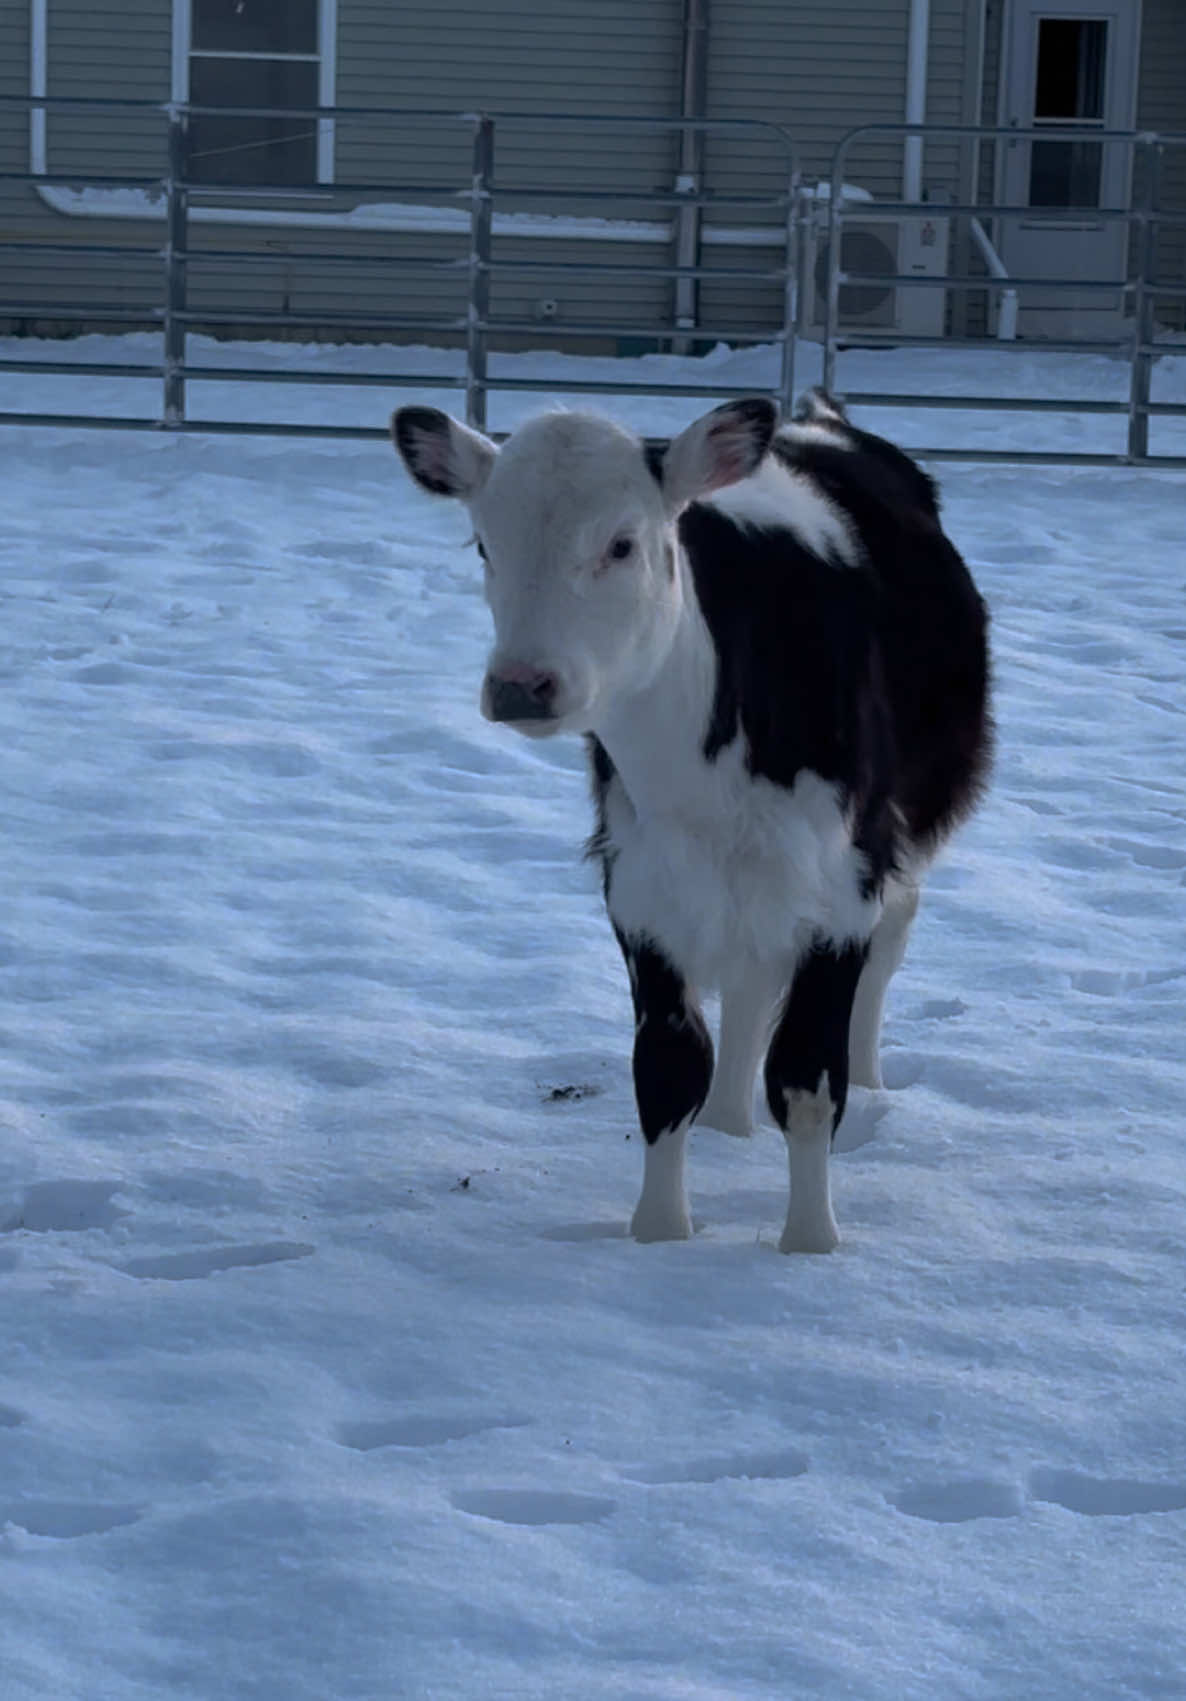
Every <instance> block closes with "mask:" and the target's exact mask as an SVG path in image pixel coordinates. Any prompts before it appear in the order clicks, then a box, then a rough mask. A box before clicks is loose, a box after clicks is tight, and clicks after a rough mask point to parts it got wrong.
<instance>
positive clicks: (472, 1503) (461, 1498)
mask: <svg viewBox="0 0 1186 1701" xmlns="http://www.w3.org/2000/svg"><path fill="white" fill-rule="evenodd" d="M452 1504H453V1506H454V1508H455V1509H456V1510H457V1511H458V1512H465V1513H467V1514H468V1515H469V1516H470V1517H471V1518H488V1519H492V1520H493V1521H494V1522H495V1523H497V1524H530V1525H540V1524H599V1523H601V1522H602V1520H603V1519H605V1518H608V1517H609V1516H610V1514H611V1513H612V1512H613V1511H614V1510H615V1507H616V1504H617V1503H616V1501H613V1500H611V1499H609V1498H608V1496H606V1495H603V1494H566V1493H560V1492H558V1491H555V1490H550V1489H530V1488H476V1489H470V1490H466V1491H464V1492H462V1493H460V1494H454V1495H453V1496H452Z"/></svg>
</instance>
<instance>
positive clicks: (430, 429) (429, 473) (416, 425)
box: [391, 407, 498, 502]
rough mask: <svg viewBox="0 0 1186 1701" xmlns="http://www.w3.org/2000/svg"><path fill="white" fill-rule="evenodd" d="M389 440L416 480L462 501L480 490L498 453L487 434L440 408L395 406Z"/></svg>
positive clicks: (443, 494)
mask: <svg viewBox="0 0 1186 1701" xmlns="http://www.w3.org/2000/svg"><path fill="white" fill-rule="evenodd" d="M391 440H392V442H393V443H394V444H395V448H396V453H397V454H398V455H399V457H400V459H401V460H402V461H403V463H404V465H405V466H406V467H407V469H408V471H409V472H410V473H411V475H412V477H413V478H414V479H415V480H416V483H417V484H419V485H421V486H423V488H424V489H425V490H430V491H431V492H432V494H433V495H434V496H457V497H460V499H461V501H463V502H468V501H469V500H470V498H471V497H473V496H476V495H477V493H478V491H479V490H481V488H482V486H483V485H484V484H485V482H486V480H487V478H488V477H489V476H490V468H491V467H492V466H493V465H494V457H495V455H497V453H498V449H497V447H496V445H495V444H493V443H492V442H491V441H490V439H489V438H488V437H483V436H482V434H481V432H480V431H471V430H470V428H469V426H468V425H459V424H458V422H457V421H456V420H455V419H450V418H449V415H448V414H447V413H442V412H441V411H440V409H439V408H416V407H410V408H397V409H396V411H395V412H394V413H393V414H392V416H391Z"/></svg>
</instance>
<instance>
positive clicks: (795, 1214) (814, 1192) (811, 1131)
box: [778, 1076, 840, 1252]
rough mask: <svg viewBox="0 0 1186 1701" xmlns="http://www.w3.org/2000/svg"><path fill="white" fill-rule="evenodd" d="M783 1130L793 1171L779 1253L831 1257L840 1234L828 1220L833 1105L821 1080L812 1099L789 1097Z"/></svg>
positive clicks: (801, 1093)
mask: <svg viewBox="0 0 1186 1701" xmlns="http://www.w3.org/2000/svg"><path fill="white" fill-rule="evenodd" d="M786 1102H787V1121H786V1128H785V1130H784V1133H785V1136H786V1142H787V1155H788V1157H789V1159H790V1169H791V1197H790V1202H789V1204H788V1205H787V1221H786V1227H785V1228H784V1229H783V1231H782V1239H781V1240H780V1241H779V1243H778V1250H779V1251H780V1252H831V1251H832V1249H833V1247H834V1246H836V1245H837V1244H838V1243H839V1240H840V1232H839V1230H838V1229H837V1227H836V1218H835V1217H834V1216H833V1215H832V1191H831V1184H830V1182H829V1178H828V1154H829V1151H830V1149H831V1145H832V1119H833V1115H834V1113H835V1109H836V1107H835V1105H834V1104H833V1103H832V1095H831V1093H830V1092H829V1090H828V1082H827V1077H826V1076H825V1077H824V1078H823V1079H822V1080H821V1081H820V1084H819V1086H818V1088H817V1089H816V1091H815V1092H814V1093H809V1092H807V1091H806V1090H805V1089H804V1088H797V1089H793V1090H791V1091H788V1093H787V1095H786Z"/></svg>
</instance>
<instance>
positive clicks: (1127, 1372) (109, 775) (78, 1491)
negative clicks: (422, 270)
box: [0, 350, 1186, 1701]
mask: <svg viewBox="0 0 1186 1701" xmlns="http://www.w3.org/2000/svg"><path fill="white" fill-rule="evenodd" d="M53 352H54V351H52V350H51V351H50V355H51V357H52V354H53ZM277 358H280V357H279V356H278V357H277ZM335 358H342V356H340V355H336V356H335ZM759 358H760V357H759V356H757V355H749V356H733V357H723V356H722V357H717V358H716V359H715V360H714V361H712V362H710V363H709V368H708V369H706V368H704V367H695V368H693V367H689V368H688V370H687V373H686V381H687V382H688V383H689V384H690V385H692V386H693V387H694V385H695V382H696V380H697V375H698V374H700V373H705V375H706V376H707V377H708V378H709V379H710V380H711V381H712V382H736V383H737V384H738V387H739V388H740V387H744V385H745V383H746V382H747V381H748V382H750V383H752V382H754V373H753V371H751V370H749V365H750V364H751V363H753V362H754V361H756V360H758V359H759ZM950 358H951V359H954V358H955V357H950ZM1039 364H1040V363H1039ZM573 370H574V368H573V367H572V366H571V365H569V366H567V367H565V368H564V369H563V370H559V369H558V370H557V374H556V389H557V391H558V392H560V391H562V389H563V377H564V376H565V374H566V373H569V372H572V371H573ZM636 370H637V369H636ZM1101 370H1102V369H1101ZM1115 370H1119V369H1115ZM1009 372H1014V373H1015V372H1016V369H1015V368H1006V369H1005V375H1004V376H1002V374H1001V372H996V373H992V374H986V380H987V378H989V377H991V378H992V379H993V380H994V381H995V383H996V384H1001V383H1006V382H1010V381H1011V380H1010V379H1009V377H1008V373H1009ZM813 375H814V374H813V373H812V372H811V370H810V367H809V365H808V364H807V363H804V373H803V378H804V382H807V381H809V380H810V379H811V377H812V376H813ZM928 375H929V376H930V378H931V379H932V380H933V381H934V382H935V383H936V384H937V385H942V384H944V383H953V384H954V383H955V382H956V381H957V379H958V378H959V377H960V376H961V373H960V372H957V371H956V370H955V369H954V368H953V367H952V366H950V365H944V364H943V363H942V357H940V361H939V362H938V363H937V364H935V365H933V366H932V367H931V368H929V369H928ZM964 375H966V374H964ZM1082 375H1083V374H1082V369H1077V370H1072V369H1071V365H1070V363H1065V362H1059V361H1052V360H1047V362H1046V365H1045V366H1044V367H1042V368H1041V370H1038V369H1035V376H1036V380H1038V381H1040V382H1042V383H1043V384H1047V385H1052V386H1056V385H1058V384H1065V385H1066V386H1067V388H1066V389H1065V390H1062V391H1059V390H1056V389H1052V390H1050V391H1048V393H1060V394H1062V393H1075V391H1076V389H1077V387H1078V386H1079V384H1080V382H1081V380H1082ZM1113 375H1114V374H1113ZM1101 381H1102V380H1101ZM3 382H4V402H5V405H7V406H15V405H25V406H32V405H39V404H38V403H36V402H34V401H32V400H31V399H30V398H31V397H32V396H33V395H34V391H35V387H36V385H37V384H38V383H39V382H40V383H43V384H44V383H48V382H49V380H35V379H30V380H25V379H16V378H7V379H5V380H4V381H3ZM93 382H94V383H95V384H96V385H107V386H108V387H109V388H110V387H111V381H107V380H100V379H96V380H94V381H93ZM1159 383H1160V384H1162V385H1163V386H1164V390H1163V394H1166V395H1168V394H1178V395H1182V394H1184V393H1186V362H1183V361H1182V360H1180V359H1179V360H1175V361H1166V362H1165V363H1163V367H1162V368H1161V369H1160V372H1159ZM80 387H81V386H80ZM883 387H884V388H885V389H887V390H890V389H894V388H897V387H899V382H898V380H897V378H895V377H893V376H890V377H889V378H888V379H887V381H886V382H885V383H884V386H883ZM401 394H402V395H404V396H406V395H407V392H401ZM232 399H233V398H232ZM395 399H398V398H397V397H396V396H395V395H393V396H392V397H390V398H388V397H386V396H385V395H383V393H382V392H369V393H367V392H359V393H358V394H357V395H354V396H352V397H351V398H350V407H351V409H353V410H360V409H364V408H365V409H369V410H371V411H372V412H373V415H374V417H375V418H377V419H380V420H381V419H382V417H383V416H384V414H385V411H386V408H387V406H388V405H389V403H390V401H391V400H395ZM263 404H267V405H269V406H271V405H275V406H277V407H280V406H281V405H283V406H284V407H286V408H289V409H291V408H292V407H293V405H294V404H293V399H292V392H291V391H288V392H285V393H284V395H283V396H275V397H272V399H271V400H269V397H268V394H267V393H263V394H262V395H261V394H259V393H253V396H252V398H251V400H250V402H249V403H248V402H242V403H241V405H242V406H243V407H244V408H246V407H248V406H250V407H253V408H254V407H257V406H259V405H263ZM318 405H319V406H320V405H321V403H320V401H319V403H318ZM535 405H538V403H533V402H531V401H530V400H529V399H525V398H516V400H515V403H514V407H515V409H516V410H517V411H518V412H524V411H528V410H529V409H530V408H531V407H532V406H535ZM625 407H626V404H624V403H623V404H620V405H619V411H622V410H623V409H624V408H625ZM122 411H129V410H128V408H127V407H126V405H125V407H124V409H123V410H122ZM132 411H134V410H132ZM690 411H692V412H694V411H696V410H695V409H694V408H690V407H689V404H688V403H687V402H686V401H680V402H664V401H656V402H652V403H640V402H635V403H633V404H631V412H632V414H633V417H634V418H635V419H636V421H637V422H638V423H639V424H640V425H642V426H644V427H646V428H647V429H648V430H655V431H662V430H665V429H667V428H668V427H669V426H670V425H672V424H674V423H676V422H677V420H678V418H680V417H687V416H688V414H689V412H690ZM507 417H509V405H508V409H507V410H506V412H505V413H504V420H503V421H500V422H505V419H506V418H507ZM938 417H940V418H942V416H938ZM877 423H878V424H879V425H881V426H883V427H884V426H885V425H887V424H889V425H891V426H892V427H893V428H894V429H895V430H896V432H897V434H898V435H899V436H900V437H902V438H903V439H905V440H907V441H915V442H917V441H919V440H921V439H920V427H919V424H918V421H917V420H915V419H912V418H905V417H902V416H898V417H896V418H890V419H880V418H879V419H878V421H877ZM1072 423H1073V424H1074V423H1075V422H1072ZM1080 423H1081V424H1082V429H1083V432H1084V433H1087V434H1091V433H1094V432H1096V431H1097V430H1098V429H1099V428H1100V422H1098V421H1084V422H1080ZM1104 423H1105V425H1106V428H1107V429H1108V430H1109V431H1111V432H1115V431H1116V430H1118V429H1119V427H1116V426H1113V425H1112V424H1111V423H1110V422H1104ZM1041 429H1042V430H1043V431H1047V430H1049V429H1051V428H1050V427H1049V425H1048V424H1047V423H1046V422H1042V423H1041ZM924 430H925V428H924ZM1030 430H1031V425H1030V424H1027V423H1026V422H1024V421H1021V422H1016V421H1013V422H1003V423H1000V424H998V425H996V426H995V427H994V431H995V432H996V436H997V441H998V442H1000V441H1003V440H1004V439H1003V437H1002V433H1012V435H1011V436H1010V438H1009V440H1010V441H1016V440H1017V434H1018V433H1028V432H1029V431H1030ZM943 483H944V488H945V491H946V509H947V514H948V519H949V525H950V529H951V531H952V533H953V535H954V536H955V537H956V539H957V540H958V541H959V542H960V543H961V545H962V546H963V548H964V549H965V552H966V553H967V555H968V557H969V559H970V560H971V562H972V563H973V566H974V568H975V571H976V573H977V576H978V578H979V580H980V583H981V585H982V587H983V589H984V590H985V592H986V594H987V595H988V597H989V598H990V600H991V603H992V605H993V610H994V619H995V641H996V647H997V658H998V690H999V705H998V706H999V718H1000V725H1001V737H1000V760H999V767H998V774H997V780H996V784H995V787H994V790H993V792H992V794H991V797H990V798H989V800H988V802H987V804H986V805H985V807H984V809H983V811H982V813H981V814H980V815H979V817H978V818H977V819H976V820H975V822H974V823H973V824H972V825H971V826H970V827H968V828H967V829H966V830H965V831H964V832H963V834H962V835H961V836H960V838H959V839H958V840H957V842H956V844H955V845H954V847H953V848H952V850H951V852H950V853H949V854H948V856H947V858H946V860H945V861H944V863H943V864H942V866H941V867H940V868H939V870H938V871H937V872H936V874H935V877H934V879H933V880H932V882H931V886H930V890H929V898H928V900H927V901H926V903H925V907H924V911H923V915H922V917H921V920H920V924H919V927H918V929H917V931H916V934H915V938H914V941H913V946H912V951H911V955H910V957H909V959H908V961H907V964H906V966H905V968H904V969H903V971H902V973H901V975H900V977H899V979H898V982H897V983H896V987H895V993H894V997H893V1004H892V1009H891V1013H890V1018H889V1022H888V1025H887V1035H886V1038H887V1047H888V1049H887V1059H886V1074H887V1077H888V1081H889V1084H890V1087H889V1090H888V1091H886V1092H885V1093H882V1094H872V1093H864V1094H857V1095H856V1096H855V1099H854V1103H853V1105H852V1108H851V1111H850V1114H849V1116H848V1117H847V1119H846V1122H845V1125H844V1127H843V1129H842V1131H841V1138H840V1145H841V1147H842V1148H843V1152H842V1155H841V1156H840V1157H839V1158H838V1161H837V1164H836V1176H835V1197H836V1204H837V1214H838V1216H839V1219H840V1223H841V1228H842V1232H843V1234H844V1241H843V1245H842V1247H841V1248H840V1250H839V1251H838V1252H837V1253H836V1254H835V1255H834V1256H832V1257H831V1258H826V1259H806V1258H803V1259H793V1258H792V1259H786V1258H782V1257H780V1256H779V1255H778V1254H777V1252H776V1251H775V1241H776V1239H777V1235H778V1231H779V1228H780V1226H781V1220H782V1210H783V1203H784V1177H785V1159H784V1156H783V1152H782V1142H781V1140H780V1139H779V1138H778V1137H777V1136H776V1135H774V1134H773V1133H772V1132H769V1131H767V1132H765V1133H763V1134H762V1135H760V1136H759V1137H758V1138H757V1139H755V1140H754V1141H753V1142H751V1143H750V1144H749V1145H745V1146H743V1145H741V1144H740V1143H738V1142H736V1141H730V1140H727V1139H725V1138H724V1137H722V1136H717V1135H713V1134H709V1133H703V1134H699V1135H697V1136H696V1137H695V1139H694V1141H693V1151H692V1182H693V1196H694V1203H695V1209H696V1214H697V1218H698V1226H699V1229H700V1232H699V1233H698V1235H697V1236H696V1237H695V1239H694V1240H693V1241H691V1242H690V1243H687V1244H682V1245H674V1246H654V1247H645V1248H644V1247H639V1246H636V1245H634V1244H633V1243H632V1242H631V1241H630V1240H629V1239H627V1238H625V1235H624V1224H625V1221H626V1218H627V1216H628V1214H629V1210H630V1207H631V1205H632V1203H633V1198H634V1193H635V1190H636V1187H637V1178H638V1172H639V1168H640V1152H639V1142H638V1138H637V1136H633V1137H632V1130H633V1116H632V1107H631V1101H630V1092H629V1072H628V1050H629V1044H630V1038H631V1023H630V1019H629V1013H628V1000H627V995H626V988H625V983H624V982H625V977H624V974H623V971H622V969H621V965H620V962H619V960H618V958H617V953H616V948H615V947H614V944H613V940H612V938H611V936H610V934H609V930H608V928H607V926H606V925H605V922H604V919H603V917H602V916H601V914H600V911H599V902H598V899H597V895H596V890H595V882H594V879H593V876H592V873H591V871H590V870H589V869H588V868H587V867H585V866H583V865H582V864H581V862H580V860H579V847H580V843H581V840H582V837H583V835H584V832H585V830H586V804H585V780H584V776H583V772H582V767H581V756H580V751H579V748H578V747H577V746H576V745H575V744H565V745H548V744H545V745H542V746H541V745H537V744H533V745H527V744H525V743H523V742H519V741H516V740H514V739H513V738H512V737H510V736H509V735H505V734H500V733H499V732H498V731H496V730H495V729H493V728H490V727H488V726H487V725H486V724H485V723H484V722H482V721H481V719H480V718H479V716H478V713H477V707H476V695H477V685H478V679H479V675H480V671H481V667H482V660H483V656H484V650H485V645H486V641H487V621H486V615H485V611H484V608H483V606H482V602H481V598H480V594H479V589H478V584H479V581H478V574H477V569H476V564H475V562H474V559H473V556H472V552H471V551H469V550H467V549H466V548H465V547H464V540H465V535H466V526H465V522H464V518H463V517H462V515H461V514H460V513H455V512H453V511H452V510H451V509H450V508H449V507H448V506H447V505H444V504H434V503H432V502H431V501H430V500H429V499H428V498H424V497H421V496H420V495H419V494H418V493H416V492H414V491H413V490H411V489H410V488H409V486H408V484H407V482H406V481H405V480H403V479H402V477H401V475H400V473H399V470H398V468H397V465H396V463H395V461H394V458H393V457H392V455H391V453H390V450H388V449H387V448H385V447H384V446H382V445H379V444H375V445H371V444H366V445H361V446H360V445H342V444H332V445H330V444H324V443H316V442H301V443H291V442H285V441H281V440H276V439H267V438H250V439H241V440H227V439H218V440H214V439H209V438H202V437H200V436H193V437H186V438H182V439H162V438H159V437H153V436H148V435H144V434H126V435H118V434H117V435H110V434H107V433H99V432H85V431H69V430H65V429H55V430H37V431H30V430H18V429H9V430H7V431H5V432H3V433H2V434H0V514H2V517H3V523H2V527H0V571H2V579H0V596H2V599H3V600H2V605H0V607H2V613H3V624H2V626H0V679H2V680H3V686H4V689H3V693H2V695H0V738H2V740H3V745H4V748H5V752H6V754H5V770H6V792H7V806H6V812H5V822H4V848H5V864H6V871H7V892H8V904H7V906H6V910H5V913H4V914H3V916H2V917H0V1095H2V1098H0V1330H2V1335H3V1340H4V1342H5V1350H4V1355H3V1360H2V1363H0V1696H2V1697H3V1701H44V1698H46V1697H52V1698H53V1701H161V1698H162V1697H168V1698H169V1701H173V1698H176V1701H392V1698H395V1697H399V1698H404V1697H407V1698H410V1701H437V1698H441V1701H475V1698H484V1697H508V1698H511V1697H514V1698H532V1701H534V1698H543V1697H547V1698H549V1701H553V1698H561V1701H586V1698H589V1701H593V1698H596V1701H634V1698H640V1701H641V1698H651V1697H659V1698H669V1701H677V1698H678V1701H734V1698H738V1701H750V1698H754V1701H757V1698H761V1701H799V1698H800V1697H810V1698H819V1701H839V1698H841V1697H845V1698H855V1701H916V1698H917V1701H924V1698H925V1701H964V1698H967V1701H1031V1698H1032V1701H1083V1698H1085V1697H1090V1698H1092V1701H1105V1698H1106V1701H1127V1698H1141V1701H1152V1698H1171V1697H1173V1698H1177V1697H1181V1696H1183V1695H1186V1361H1184V1357H1183V1336H1184V1328H1186V1280H1184V1274H1183V1271H1184V1251H1186V1226H1184V1225H1186V1168H1184V1165H1183V1157H1182V1135H1183V1127H1182V1124H1183V1107H1184V1104H1186V1091H1184V1088H1186V1064H1184V1062H1183V1056H1182V1033H1183V1022H1182V1006H1183V991H1184V989H1186V767H1184V764H1183V750H1184V744H1186V740H1184V736H1183V735H1184V731H1186V726H1184V721H1183V708H1184V697H1183V684H1184V682H1186V602H1184V600H1183V593H1184V591H1186V562H1184V559H1183V548H1182V539H1183V533H1184V531H1186V526H1184V523H1183V521H1184V515H1186V501H1184V495H1186V480H1184V479H1183V478H1182V477H1179V476H1174V475H1169V474H1152V473H1136V472H1122V471H1108V472H1103V473H1101V472H1094V473H1087V472H1077V473H1071V472H1067V471H1065V470H1064V471H1060V470H1057V469H1050V470H1042V471H1034V470H1025V471H1021V470H1007V469H1001V468H992V469H991V470H990V469H985V468H979V469H978V468H959V469H954V468H951V469H947V470H946V471H945V473H944V475H943Z"/></svg>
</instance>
